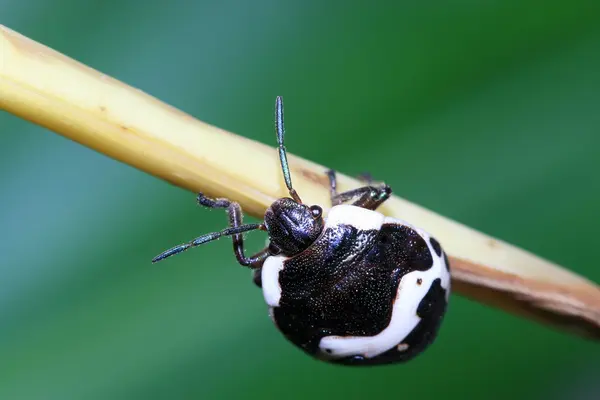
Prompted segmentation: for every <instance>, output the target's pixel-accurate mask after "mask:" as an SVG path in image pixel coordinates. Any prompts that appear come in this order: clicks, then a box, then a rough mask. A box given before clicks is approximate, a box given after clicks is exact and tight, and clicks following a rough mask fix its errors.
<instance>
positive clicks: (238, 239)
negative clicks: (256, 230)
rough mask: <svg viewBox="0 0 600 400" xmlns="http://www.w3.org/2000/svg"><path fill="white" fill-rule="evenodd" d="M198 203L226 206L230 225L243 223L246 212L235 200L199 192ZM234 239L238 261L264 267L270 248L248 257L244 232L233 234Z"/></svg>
mask: <svg viewBox="0 0 600 400" xmlns="http://www.w3.org/2000/svg"><path fill="white" fill-rule="evenodd" d="M197 200H198V204H200V205H201V206H204V207H208V208H226V209H227V214H228V215H229V225H230V226H231V227H232V228H237V227H239V226H241V225H242V219H243V216H244V214H243V213H242V208H241V207H240V205H239V204H238V203H236V202H234V201H231V200H229V199H225V198H218V199H211V198H209V197H206V196H205V195H204V194H202V193H198V198H197ZM232 240H233V251H234V253H235V257H236V259H237V261H238V262H239V263H240V264H241V265H243V266H245V267H250V268H252V269H256V268H260V267H262V265H263V263H264V261H265V259H266V258H267V257H268V256H269V255H270V252H269V249H268V247H267V248H264V249H263V250H261V251H259V252H258V253H256V254H254V255H253V256H251V257H246V255H245V252H244V237H243V236H242V234H241V233H240V234H236V235H232Z"/></svg>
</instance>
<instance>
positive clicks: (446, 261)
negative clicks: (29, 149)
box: [444, 252, 450, 272]
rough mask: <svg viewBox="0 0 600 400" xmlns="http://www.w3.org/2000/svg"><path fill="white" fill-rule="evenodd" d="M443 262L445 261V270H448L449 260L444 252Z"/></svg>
mask: <svg viewBox="0 0 600 400" xmlns="http://www.w3.org/2000/svg"><path fill="white" fill-rule="evenodd" d="M444 263H446V271H448V272H450V261H448V255H447V254H446V252H444Z"/></svg>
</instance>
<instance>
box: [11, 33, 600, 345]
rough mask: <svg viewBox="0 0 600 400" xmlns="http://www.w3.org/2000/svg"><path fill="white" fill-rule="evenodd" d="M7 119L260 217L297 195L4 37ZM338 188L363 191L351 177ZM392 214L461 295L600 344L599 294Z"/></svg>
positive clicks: (240, 140)
mask: <svg viewBox="0 0 600 400" xmlns="http://www.w3.org/2000/svg"><path fill="white" fill-rule="evenodd" d="M0 107H1V108H3V109H5V110H7V111H8V112H11V113H13V114H15V115H18V116H20V117H21V118H24V119H26V120H29V121H31V122H33V123H35V124H38V125H41V126H44V127H46V128H48V129H50V130H52V131H54V132H56V133H58V134H61V135H63V136H65V137H67V138H70V139H72V140H74V141H76V142H78V143H80V144H82V145H84V146H87V147H90V148H92V149H95V150H96V151H98V152H101V153H103V154H106V155H107V156H109V157H112V158H114V159H116V160H119V161H122V162H124V163H127V164H129V165H131V166H134V167H136V168H138V169H140V170H142V171H145V172H147V173H149V174H152V175H154V176H156V177H158V178H161V179H164V180H166V181H168V182H171V183H173V184H174V185H177V186H179V187H182V188H185V189H188V190H190V191H192V192H200V191H201V192H204V193H206V194H207V195H210V196H227V197H229V198H232V199H234V200H236V201H238V202H239V203H240V204H241V205H242V207H243V208H244V210H245V211H246V212H247V213H249V214H251V215H254V216H256V217H262V215H263V213H264V211H265V209H266V208H267V207H268V206H269V204H270V203H271V202H273V201H274V200H275V199H276V198H278V197H282V196H285V195H287V192H286V188H285V184H284V182H283V178H282V175H281V170H280V168H279V159H278V157H277V151H276V150H275V149H274V147H275V146H273V147H270V146H265V145H263V144H261V143H258V142H255V141H251V140H249V139H246V138H244V137H242V136H238V135H235V134H233V133H230V132H226V131H224V130H221V129H218V128H216V127H214V126H211V125H208V124H206V123H203V122H201V121H199V120H197V119H195V118H193V117H191V116H189V115H187V114H185V113H183V112H181V111H178V110H177V109H174V108H173V107H170V106H168V105H166V104H164V103H162V102H160V101H159V100H157V99H155V98H154V97H151V96H149V95H147V94H145V93H143V92H141V91H139V90H137V89H135V88H132V87H130V86H127V85H125V84H124V83H121V82H119V81H117V80H115V79H113V78H111V77H108V76H106V75H104V74H102V73H100V72H98V71H95V70H93V69H91V68H89V67H87V66H85V65H83V64H81V63H78V62H76V61H74V60H72V59H70V58H68V57H66V56H64V55H62V54H60V53H58V52H56V51H54V50H52V49H49V48H47V47H45V46H43V45H42V44H39V43H37V42H34V41H32V40H30V39H28V38H26V37H24V36H22V35H20V34H18V33H16V32H14V31H12V30H10V29H8V28H6V27H3V26H1V25H0ZM271 115H272V111H270V110H266V111H265V116H266V118H271ZM274 145H275V138H274ZM288 158H289V162H290V167H291V173H292V176H293V180H294V186H295V188H296V189H297V191H298V192H299V193H300V194H301V195H302V199H303V200H304V201H305V202H307V203H312V204H322V205H325V206H327V205H329V204H330V203H329V191H328V181H327V178H326V176H325V174H324V172H325V170H326V168H325V167H323V166H320V165H317V164H315V163H312V162H309V161H307V160H304V159H302V158H300V157H297V156H294V155H288ZM338 184H339V188H340V190H346V189H349V188H352V187H357V186H360V183H359V182H358V181H356V180H355V179H352V178H350V177H348V176H345V175H341V174H340V176H339V182H338ZM381 211H382V212H383V213H385V214H387V215H390V216H394V217H397V218H400V219H404V220H406V221H410V223H411V224H414V225H417V226H420V227H422V228H423V229H425V230H427V231H429V232H431V233H432V234H433V235H434V236H436V237H437V238H438V239H439V240H440V241H441V242H442V243H443V245H444V248H445V249H446V250H447V251H448V253H450V254H451V255H452V257H451V264H452V277H453V288H454V291H455V292H458V293H460V294H462V295H464V296H467V297H469V298H472V299H474V300H477V301H480V302H483V303H486V304H489V305H493V306H496V307H500V308H502V309H505V310H508V311H511V312H514V313H517V314H519V315H523V316H525V317H527V318H530V319H535V320H539V321H543V322H546V323H548V324H552V325H555V326H559V327H562V328H565V329H569V330H570V331H571V332H573V333H578V334H581V335H583V336H586V337H593V338H595V339H600V288H599V287H598V285H596V284H594V283H592V282H590V281H588V280H586V279H585V278H583V277H581V276H579V275H577V274H575V273H573V272H571V271H569V270H567V269H565V268H562V267H560V266H558V265H556V264H553V263H551V262H549V261H547V260H544V259H542V258H540V257H537V256H535V255H533V254H531V253H529V252H526V251H524V250H521V249H519V248H517V247H515V246H512V245H510V244H507V243H505V242H502V241H499V240H497V239H494V238H492V237H490V236H487V235H485V234H483V233H480V232H478V231H475V230H473V229H471V228H469V227H466V226H464V225H462V224H460V223H458V222H455V221H452V220H450V219H448V218H445V217H443V216H440V215H438V214H436V213H434V212H432V211H430V210H427V209H425V208H423V207H420V206H418V205H416V204H413V203H411V202H408V201H406V200H404V199H401V198H400V197H398V196H393V197H392V198H391V199H390V200H389V201H388V202H386V204H385V205H384V206H383V207H382V208H381Z"/></svg>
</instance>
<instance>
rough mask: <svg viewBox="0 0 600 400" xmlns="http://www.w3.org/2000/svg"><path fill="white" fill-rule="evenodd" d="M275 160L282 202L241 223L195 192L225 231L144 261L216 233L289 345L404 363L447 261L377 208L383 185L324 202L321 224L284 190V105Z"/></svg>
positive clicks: (443, 290)
mask: <svg viewBox="0 0 600 400" xmlns="http://www.w3.org/2000/svg"><path fill="white" fill-rule="evenodd" d="M275 130H276V135H277V143H278V149H279V159H280V163H281V169H282V172H283V178H284V181H285V184H286V186H287V189H288V192H289V197H283V198H280V199H277V200H276V201H275V202H274V203H273V204H271V205H270V207H269V208H268V209H267V210H266V212H265V214H264V220H263V222H262V223H259V224H243V223H242V219H243V213H242V209H241V207H240V205H239V204H238V203H236V202H234V201H231V200H229V199H226V198H216V199H213V198H209V197H207V196H205V195H204V194H202V193H200V194H198V197H197V201H198V203H199V204H200V205H201V206H204V207H208V208H223V209H226V211H227V214H228V216H229V227H228V228H226V229H224V230H221V231H218V232H212V233H208V234H205V235H202V236H200V237H198V238H196V239H194V240H192V241H191V242H188V243H184V244H181V245H179V246H176V247H173V248H171V249H169V250H167V251H165V252H163V253H161V254H160V255H158V256H156V257H155V258H154V259H153V260H152V261H153V263H155V262H158V261H161V260H164V259H165V258H167V257H170V256H172V255H175V254H178V253H181V252H183V251H185V250H188V249H190V248H192V247H196V246H199V245H202V244H205V243H207V242H210V241H212V240H216V239H218V238H221V237H223V236H231V237H232V240H233V250H234V253H235V256H236V258H237V261H238V262H239V263H240V264H241V265H243V266H245V267H249V268H251V269H252V270H253V271H254V274H253V280H254V283H255V284H256V285H257V286H258V287H259V288H262V292H263V297H264V300H265V302H266V304H267V306H268V309H269V315H270V317H271V319H272V321H273V322H274V324H275V325H276V327H277V328H278V329H279V330H280V331H281V332H282V333H283V335H284V336H285V337H286V338H287V339H288V340H289V341H290V342H292V343H293V344H295V345H296V346H298V347H299V348H300V349H302V350H303V351H304V352H306V353H307V354H309V355H311V356H313V357H315V358H316V359H319V360H323V361H328V362H331V363H335V364H341V365H383V364H390V363H396V362H405V361H408V360H411V359H413V358H414V357H415V356H417V355H418V354H420V353H422V352H423V351H424V350H425V349H426V348H428V347H429V346H430V345H431V344H432V343H433V341H434V340H435V339H436V337H437V335H438V332H439V328H440V325H441V323H442V320H443V318H444V315H445V313H446V309H447V304H448V298H449V294H450V264H449V262H448V257H447V255H446V253H445V252H444V250H443V249H442V247H441V245H440V243H439V242H438V241H437V240H436V239H435V238H434V237H432V236H431V235H429V234H428V233H427V232H425V231H424V230H422V229H419V228H417V227H415V226H412V225H410V224H409V223H407V222H405V221H403V220H399V219H396V218H392V217H387V216H385V215H384V214H382V213H380V212H378V211H376V210H377V208H378V207H379V206H380V205H382V204H383V203H384V202H385V201H386V200H387V199H388V198H389V197H390V195H391V193H392V189H391V187H390V186H389V185H387V184H385V183H374V182H373V180H372V179H371V178H370V177H369V176H363V177H361V178H360V179H361V181H362V182H363V183H364V186H362V187H359V188H356V189H353V190H349V191H346V192H342V193H338V191H337V183H336V173H335V171H333V170H328V171H326V174H327V177H328V180H329V188H330V197H331V205H332V207H331V209H330V210H329V212H328V215H327V217H324V216H323V209H322V208H321V206H319V205H307V204H305V203H303V202H302V200H301V198H300V196H299V194H298V193H297V192H296V190H295V189H294V188H293V186H292V179H291V174H290V168H289V165H288V161H287V156H286V148H285V145H284V132H285V131H284V118H283V100H282V98H281V97H280V96H278V97H277V99H276V102H275ZM253 230H262V231H265V232H267V234H268V241H267V246H266V247H265V248H264V249H263V250H261V251H259V252H258V253H256V254H254V255H252V256H246V253H245V251H244V238H243V234H244V233H245V232H248V231H253Z"/></svg>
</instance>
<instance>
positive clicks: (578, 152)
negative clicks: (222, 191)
mask: <svg viewBox="0 0 600 400" xmlns="http://www.w3.org/2000/svg"><path fill="white" fill-rule="evenodd" d="M594 4H595V3H594V2H589V1H584V0H582V1H570V2H564V1H560V2H559V1H546V2H543V3H542V2H534V1H522V0H521V1H508V0H507V1H453V2H442V1H434V2H424V3H418V2H399V1H395V2H391V1H390V2H383V1H382V2H359V1H347V2H320V1H315V0H305V1H302V2H299V1H297V2H283V1H273V0H260V1H253V2H249V1H239V0H238V1H219V2H217V1H195V2H192V1H171V2H159V1H145V2H142V1H140V0H120V1H100V0H89V1H79V0H52V1H50V0H27V1H25V0H24V1H19V2H17V1H0V23H2V24H5V25H7V26H8V27H10V28H12V29H15V30H17V31H18V32H21V33H23V34H25V35H27V36H30V37H31V38H33V39H35V40H37V41H40V42H42V43H45V44H47V45H48V46H50V47H52V48H54V49H56V50H58V51H60V52H63V53H65V54H67V55H69V56H71V57H73V58H75V59H77V60H79V61H81V62H83V63H85V64H88V65H90V66H92V67H94V68H96V69H98V70H100V71H102V72H104V73H106V74H108V75H112V76H114V77H116V78H118V79H120V80H122V81H124V82H126V83H128V84H131V85H133V86H135V87H138V88H140V89H142V90H144V91H146V92H148V93H150V94H152V95H154V96H156V97H158V98H159V99H161V100H163V101H166V102H167V103H170V104H172V105H174V106H176V107H178V108H181V109H182V110H184V111H186V112H188V113H190V114H192V115H194V116H195V117H198V118H200V119H202V120H204V121H206V122H209V123H211V124H214V125H217V126H219V127H222V128H225V129H228V130H231V131H233V132H236V133H239V134H241V135H244V136H247V137H249V138H252V139H255V140H259V141H261V142H264V143H268V144H270V145H274V139H275V136H274V133H273V121H272V115H273V103H274V98H275V96H276V95H283V96H284V98H285V102H286V103H285V104H286V128H287V132H288V139H287V145H288V148H289V149H290V151H292V152H293V153H295V154H298V155H301V156H302V157H305V158H308V159H311V160H314V161H316V162H318V163H321V164H325V165H328V166H331V167H334V168H335V169H338V170H340V171H342V172H344V173H347V174H358V173H360V172H363V171H364V170H369V171H371V172H372V173H373V174H374V175H375V176H376V177H377V178H378V179H384V180H386V181H387V182H389V183H390V184H391V185H392V186H393V188H394V189H395V191H396V192H397V193H399V194H400V195H402V196H403V197H405V198H408V199H410V200H411V201H415V202H417V203H420V204H422V205H424V206H426V207H429V208H431V209H434V210H435V211H437V212H439V213H441V214H443V215H446V216H449V217H451V218H454V219H456V220H458V221H461V222H463V223H466V224H468V225H470V226H472V227H474V228H477V229H479V230H482V231H484V232H486V233H489V234H492V235H494V236H496V237H499V238H501V239H504V240H507V241H509V242H512V243H515V244H517V245H519V246H521V247H524V248H526V249H528V250H531V251H533V252H536V253H538V254H540V255H542V256H544V257H546V258H548V259H551V260H553V261H555V262H558V263H561V264H563V265H566V266H568V267H569V268H571V269H573V270H575V271H577V272H579V273H581V274H584V275H586V276H588V277H590V278H591V279H592V280H594V281H596V282H600V265H599V263H598V252H597V250H598V233H597V232H598V230H597V227H598V222H599V221H600V219H599V216H600V212H599V211H598V208H599V207H598V206H599V205H600V179H599V176H598V172H599V171H600V111H599V108H598V107H599V104H600V7H599V6H597V5H594ZM0 131H1V132H2V134H1V135H0V192H1V196H0V239H1V240H0V254H1V255H2V257H1V261H0V398H1V399H191V398H197V399H225V398H236V399H255V398H256V399H282V398H290V399H330V400H333V399H358V398H371V399H380V398H381V399H383V398H402V399H413V398H418V399H422V400H425V399H440V398H448V399H454V398H457V399H496V398H497V399H505V398H511V399H598V398H600V383H599V381H598V376H600V351H599V350H600V349H599V347H598V345H597V344H595V343H592V342H587V341H584V340H581V339H579V338H577V337H573V336H569V335H565V334H563V333H560V332H556V331H553V330H550V329H547V328H546V327H542V326H539V325H537V324H534V323H532V322H529V321H526V320H522V319H519V318H517V317H513V316H511V315H507V314H505V313H503V312H501V311H497V310H494V309H490V308H487V307H484V306H482V305H480V304H477V303H474V302H471V301H468V300H466V299H463V298H461V297H459V296H457V295H454V296H453V297H452V304H451V308H450V311H449V313H448V315H447V318H446V321H445V324H444V325H443V327H442V330H441V333H440V337H439V339H438V341H437V342H436V343H435V345H434V346H433V347H431V348H430V349H429V350H428V351H427V352H426V353H424V354H423V355H422V356H420V357H419V358H417V359H415V360H414V361H412V362H411V363H409V364H405V365H396V366H390V367H380V368H373V369H348V368H341V367H336V366H330V365H326V364H323V363H319V362H316V361H314V360H312V359H309V358H308V357H306V356H305V355H303V354H302V353H300V352H299V351H298V350H297V349H296V348H294V347H293V346H291V345H289V344H288V343H287V342H285V339H283V337H282V336H280V334H279V333H278V332H277V331H276V329H275V328H274V327H273V326H272V325H271V322H270V320H269V318H268V317H267V313H266V307H265V305H264V303H263V299H262V295H261V293H260V291H259V290H258V289H257V288H256V287H254V286H253V285H252V284H251V279H250V272H248V271H247V270H244V269H242V268H241V267H240V266H238V265H237V264H236V262H235V259H234V257H233V255H232V253H231V250H230V248H231V245H230V242H228V241H219V242H216V243H212V244H211V245H209V246H205V247H203V248H202V249H201V250H200V249H197V250H195V251H193V252H189V253H186V254H184V255H181V256H178V257H176V258H174V259H172V260H171V261H170V262H169V263H168V264H157V265H154V266H153V265H151V264H150V260H151V258H152V257H153V256H155V255H156V254H157V253H158V252H160V251H162V250H164V249H165V248H168V247H170V246H171V245H174V244H177V243H179V242H182V241H186V240H188V239H190V238H193V237H195V236H197V235H199V234H201V233H204V232H207V231H212V230H217V229H219V228H221V227H223V226H224V225H225V224H226V217H225V215H224V213H222V212H211V211H207V210H203V209H200V208H198V207H197V206H196V205H195V203H194V200H195V197H194V195H193V194H192V193H188V192H185V191H183V190H181V189H178V188H175V187H172V186H170V185H169V184H167V183H165V182H162V181H159V180H158V179H155V178H153V177H151V176H147V175H145V174H144V173H142V172H140V171H137V170H134V169H132V168H130V167H128V166H125V165H123V164H120V163H118V162H116V161H114V160H111V159H109V158H107V157H105V156H103V155H101V154H97V153H95V152H93V151H91V150H89V149H87V148H84V147H82V146H79V145H77V144H75V143H72V142H70V141H68V140H66V139H64V138H62V137H60V136H58V135H56V134H54V133H52V132H49V131H47V130H45V129H42V128H40V127H37V126H34V125H32V124H29V123H27V122H25V121H22V120H20V119H18V118H16V117H14V116H11V115H8V114H6V113H2V114H0ZM273 154H274V157H275V153H273ZM249 240H250V244H249V247H250V249H251V250H255V249H258V248H259V247H260V246H261V245H262V243H263V241H264V237H263V236H262V235H255V236H249Z"/></svg>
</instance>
